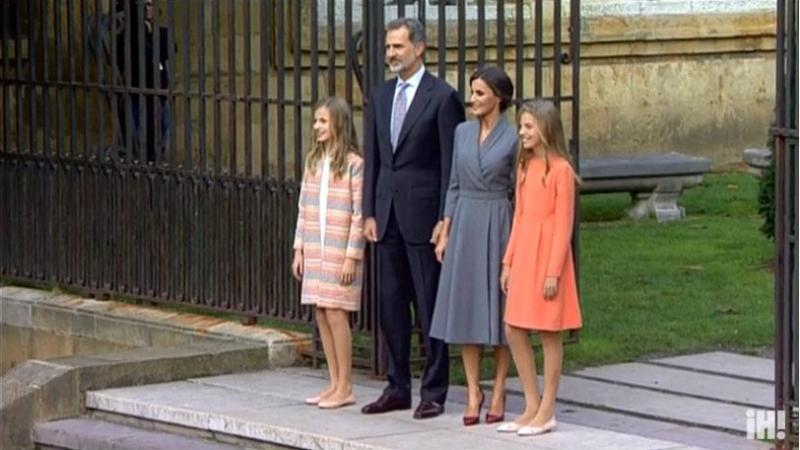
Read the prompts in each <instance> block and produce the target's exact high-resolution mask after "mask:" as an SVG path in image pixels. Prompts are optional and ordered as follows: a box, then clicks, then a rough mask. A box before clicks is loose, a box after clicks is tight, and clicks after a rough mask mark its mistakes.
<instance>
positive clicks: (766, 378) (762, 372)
mask: <svg viewBox="0 0 800 450" xmlns="http://www.w3.org/2000/svg"><path fill="white" fill-rule="evenodd" d="M652 362H653V363H656V364H662V365H669V366H674V367H683V368H687V369H693V370H699V371H704V372H708V373H716V374H721V375H728V376H736V377H740V378H744V379H750V380H755V381H762V382H765V383H773V382H774V381H775V361H773V360H771V359H767V358H759V357H757V356H748V355H739V354H736V353H728V352H709V353H698V354H695V355H684V356H674V357H670V358H659V359H654V360H653V361H652Z"/></svg>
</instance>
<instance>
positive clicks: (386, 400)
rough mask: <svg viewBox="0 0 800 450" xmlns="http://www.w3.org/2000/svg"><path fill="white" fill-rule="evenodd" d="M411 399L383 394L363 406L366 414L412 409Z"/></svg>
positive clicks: (362, 409) (362, 410) (363, 411)
mask: <svg viewBox="0 0 800 450" xmlns="http://www.w3.org/2000/svg"><path fill="white" fill-rule="evenodd" d="M410 408H411V400H402V399H399V398H397V397H392V396H389V395H386V394H383V395H381V396H380V398H378V399H377V400H375V401H374V402H372V403H368V404H366V405H364V407H363V408H361V412H362V413H364V414H380V413H385V412H389V411H397V410H400V409H410Z"/></svg>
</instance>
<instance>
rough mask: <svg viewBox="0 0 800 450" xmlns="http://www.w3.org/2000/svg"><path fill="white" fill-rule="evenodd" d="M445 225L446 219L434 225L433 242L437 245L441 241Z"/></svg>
mask: <svg viewBox="0 0 800 450" xmlns="http://www.w3.org/2000/svg"><path fill="white" fill-rule="evenodd" d="M443 226H444V221H441V220H440V221H438V222H436V226H434V227H433V233H431V244H433V245H437V244H438V243H439V238H440V237H441V236H442V227H443Z"/></svg>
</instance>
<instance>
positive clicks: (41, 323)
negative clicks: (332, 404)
mask: <svg viewBox="0 0 800 450" xmlns="http://www.w3.org/2000/svg"><path fill="white" fill-rule="evenodd" d="M0 324H7V325H11V326H16V327H21V328H33V329H36V330H43V331H49V332H53V333H57V334H63V335H69V336H80V337H86V338H91V339H97V340H100V341H106V342H111V343H114V344H121V345H126V346H134V347H172V346H177V345H186V344H195V343H199V344H203V343H218V342H243V343H251V344H258V345H266V346H268V347H270V358H271V363H272V364H273V365H275V366H288V365H292V364H294V363H295V361H296V360H297V357H298V355H299V354H301V353H302V352H303V351H304V350H305V347H307V346H308V345H310V338H309V336H308V335H306V334H302V333H292V332H288V331H284V330H276V329H269V328H262V327H254V326H246V325H241V324H239V323H235V322H231V321H227V320H223V319H219V318H216V317H209V316H203V315H199V314H188V313H177V312H174V311H167V310H162V309H158V308H148V307H143V306H137V305H129V304H127V303H120V302H114V301H97V300H92V299H87V298H82V297H79V296H76V295H70V294H61V293H53V292H48V291H42V290H37V289H28V288H21V287H10V286H7V287H0Z"/></svg>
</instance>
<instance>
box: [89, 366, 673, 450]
mask: <svg viewBox="0 0 800 450" xmlns="http://www.w3.org/2000/svg"><path fill="white" fill-rule="evenodd" d="M302 373H303V372H298V371H292V370H271V371H261V372H254V373H248V374H242V375H226V376H215V377H208V378H195V379H191V380H187V381H183V382H179V383H164V384H161V385H150V386H139V387H132V388H123V389H108V390H103V391H94V392H89V393H87V406H88V407H89V408H94V409H97V410H101V411H107V412H111V413H117V414H123V415H130V416H134V417H138V418H142V419H148V420H154V421H159V422H164V423H169V424H174V425H179V426H183V427H189V428H195V429H201V430H205V431H211V432H215V433H221V434H224V435H230V436H236V437H241V438H246V439H252V440H257V441H266V442H273V443H276V444H279V445H286V446H292V447H297V448H313V449H333V448H335V449H337V450H345V449H411V448H436V449H442V450H446V449H451V448H452V449H470V448H475V449H479V448H485V449H496V448H503V449H511V450H515V449H522V448H526V449H534V450H556V449H576V450H578V449H587V450H588V449H591V450H604V449H609V450H610V449H621V450H622V449H637V450H677V449H684V448H685V446H684V445H683V444H679V443H675V442H670V441H667V440H661V439H651V438H646V437H642V436H638V435H633V434H627V433H620V432H615V431H607V430H602V429H598V428H593V427H586V426H581V425H575V424H571V423H568V422H565V421H560V422H559V429H558V431H557V432H555V433H551V434H549V435H547V436H539V437H535V438H522V437H518V436H516V435H513V434H511V435H508V434H501V433H497V432H496V431H495V427H494V426H492V425H480V426H475V427H470V428H469V429H465V428H464V427H462V425H461V414H462V411H463V405H462V404H458V403H454V402H448V403H447V405H446V412H445V414H443V415H441V416H439V417H436V418H434V419H428V420H415V419H413V418H412V412H411V410H405V411H395V412H391V413H387V414H380V415H371V416H365V415H363V414H361V412H360V409H361V406H362V405H363V404H365V403H366V402H368V401H372V400H373V399H374V398H375V397H376V396H377V395H378V394H379V392H380V389H378V387H377V385H375V384H374V383H368V384H369V385H367V386H363V385H360V384H358V383H357V384H356V385H355V386H354V391H355V395H356V397H357V399H358V404H357V405H353V406H349V407H345V408H341V409H339V410H336V411H325V410H321V409H319V408H316V407H312V406H308V405H305V404H304V403H303V399H304V398H305V397H306V396H308V395H311V394H314V393H316V392H318V391H319V390H321V389H322V388H324V387H325V386H326V385H327V381H326V380H325V379H324V378H322V377H320V376H319V375H318V374H319V373H320V372H319V371H318V372H316V375H308V376H304V375H301V374H302ZM454 390H457V389H454ZM417 401H418V399H417V398H416V397H415V399H414V403H416V402H417ZM513 417H514V415H513V414H508V418H509V420H511V419H513Z"/></svg>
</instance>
